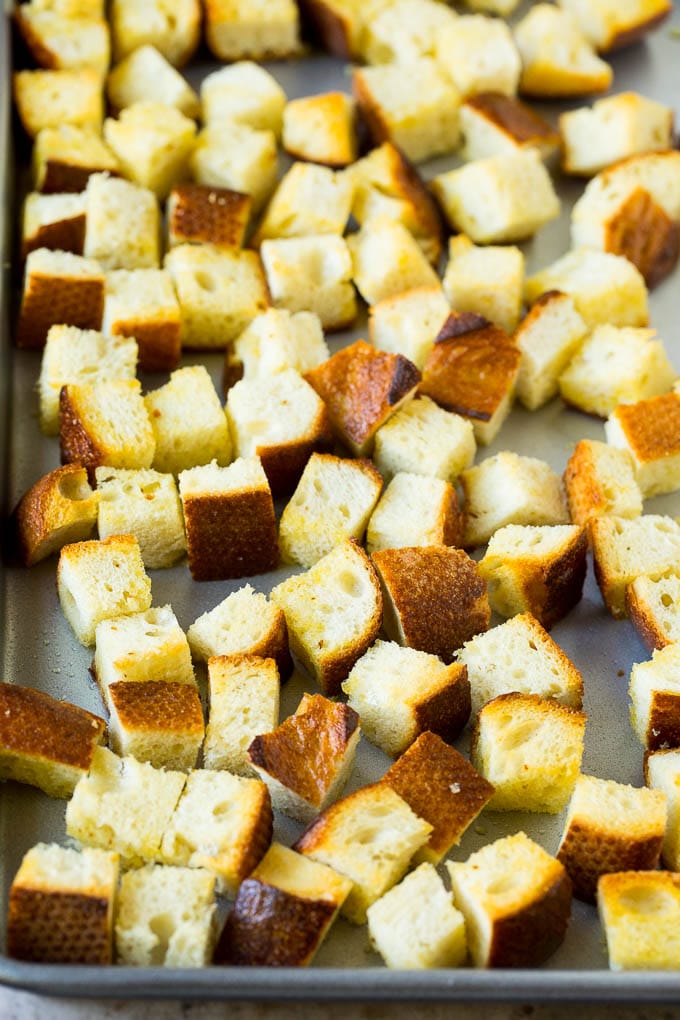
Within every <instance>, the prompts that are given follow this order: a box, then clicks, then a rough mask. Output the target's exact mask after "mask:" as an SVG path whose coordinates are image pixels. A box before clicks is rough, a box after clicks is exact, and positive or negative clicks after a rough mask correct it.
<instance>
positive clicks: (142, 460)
mask: <svg viewBox="0 0 680 1020" xmlns="http://www.w3.org/2000/svg"><path fill="white" fill-rule="evenodd" d="M59 448H60V450H61V459H62V462H63V463H64V464H69V463H77V464H82V465H83V466H84V467H86V468H88V470H89V471H90V474H91V475H92V474H93V472H94V468H96V467H98V466H99V465H100V464H103V465H106V466H107V467H119V468H148V467H151V462H152V460H153V457H154V450H155V448H156V442H155V439H154V434H153V429H152V428H151V422H150V421H149V416H148V414H147V411H146V407H145V405H144V399H143V397H142V387H141V383H140V382H139V380H138V379H118V380H113V381H112V382H95V383H92V384H90V383H66V385H64V386H62V388H61V393H60V395H59Z"/></svg>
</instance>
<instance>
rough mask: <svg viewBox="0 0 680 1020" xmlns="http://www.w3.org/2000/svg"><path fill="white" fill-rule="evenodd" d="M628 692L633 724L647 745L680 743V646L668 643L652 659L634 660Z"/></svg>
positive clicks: (656, 650)
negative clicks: (644, 660)
mask: <svg viewBox="0 0 680 1020" xmlns="http://www.w3.org/2000/svg"><path fill="white" fill-rule="evenodd" d="M628 694H629V696H630V702H631V706H630V721H631V725H632V727H633V729H634V730H635V732H636V734H637V736H638V738H639V740H640V743H641V744H642V745H643V747H645V748H648V749H649V750H650V751H658V750H660V749H662V748H664V747H678V746H680V646H678V645H677V644H676V643H675V642H674V643H672V644H668V645H665V647H663V648H657V649H655V650H654V651H653V652H652V658H651V661H647V662H635V663H633V668H632V670H631V673H630V684H629V686H628Z"/></svg>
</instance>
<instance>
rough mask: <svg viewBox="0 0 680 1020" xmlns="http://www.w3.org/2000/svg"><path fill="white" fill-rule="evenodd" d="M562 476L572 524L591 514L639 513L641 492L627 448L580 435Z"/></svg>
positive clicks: (589, 516)
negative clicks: (582, 437) (583, 437)
mask: <svg viewBox="0 0 680 1020" xmlns="http://www.w3.org/2000/svg"><path fill="white" fill-rule="evenodd" d="M563 479H564V487H565V490H566V493H567V502H568V503H569V515H570V517H571V519H572V521H573V522H574V524H581V525H582V524H587V523H588V521H589V520H590V518H591V517H603V516H612V517H639V516H640V514H641V513H642V494H641V493H640V489H639V487H638V484H637V481H636V479H635V466H634V463H633V458H632V456H631V454H630V453H629V452H628V451H627V450H622V449H619V448H618V447H615V446H609V445H608V444H607V443H602V442H600V441H599V440H597V439H580V440H579V441H578V443H577V444H576V446H575V447H574V452H573V453H572V455H571V457H570V458H569V460H568V461H567V466H566V468H565V471H564V476H563Z"/></svg>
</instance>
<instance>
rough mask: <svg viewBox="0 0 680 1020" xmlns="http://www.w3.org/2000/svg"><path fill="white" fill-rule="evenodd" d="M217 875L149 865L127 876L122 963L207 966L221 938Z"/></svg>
mask: <svg viewBox="0 0 680 1020" xmlns="http://www.w3.org/2000/svg"><path fill="white" fill-rule="evenodd" d="M216 910H217V908H216V904H215V877H214V875H211V874H210V873H209V872H208V871H204V870H202V869H198V868H177V867H172V866H167V865H166V866H163V865H160V864H147V865H145V866H144V867H143V868H138V869H137V870H135V871H128V872H126V874H124V875H123V877H122V879H121V884H120V892H119V894H118V911H117V915H116V953H117V956H118V960H119V962H120V963H123V964H127V965H128V966H129V965H132V966H137V967H158V966H162V967H205V966H207V965H208V964H209V963H210V962H211V960H212V952H213V948H214V944H215V939H216V935H217V932H216V927H217V917H216Z"/></svg>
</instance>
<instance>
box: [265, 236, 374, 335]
mask: <svg viewBox="0 0 680 1020" xmlns="http://www.w3.org/2000/svg"><path fill="white" fill-rule="evenodd" d="M260 255H261V257H262V264H263V265H264V270H265V273H266V276H267V286H268V288H269V293H270V295H271V300H272V304H273V305H275V306H276V308H287V309H288V311H290V312H314V313H315V314H316V315H318V317H319V319H320V320H321V325H322V326H323V328H324V330H326V331H327V332H332V331H334V330H339V329H346V328H347V327H348V326H350V325H351V324H352V323H353V322H354V320H355V318H356V315H357V300H356V292H355V290H354V286H353V284H352V272H353V270H352V256H351V254H350V250H349V248H348V246H347V241H346V240H345V239H344V238H343V237H338V236H337V235H336V234H319V235H317V236H316V237H283V238H277V239H276V240H272V241H263V242H262V246H261V248H260Z"/></svg>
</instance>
